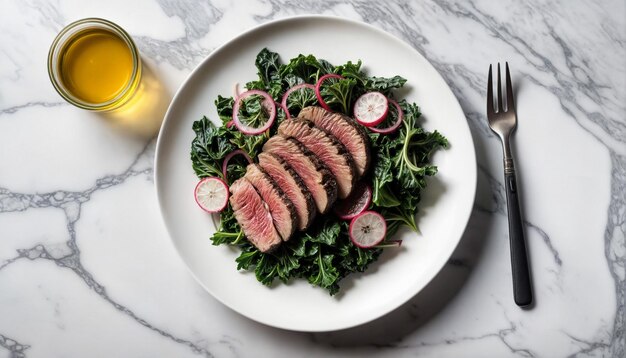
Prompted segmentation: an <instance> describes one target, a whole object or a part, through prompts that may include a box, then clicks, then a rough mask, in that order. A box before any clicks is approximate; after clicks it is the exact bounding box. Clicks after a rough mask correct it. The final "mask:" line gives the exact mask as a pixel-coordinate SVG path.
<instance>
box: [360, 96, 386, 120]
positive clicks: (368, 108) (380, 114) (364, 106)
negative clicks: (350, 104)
mask: <svg viewBox="0 0 626 358" xmlns="http://www.w3.org/2000/svg"><path fill="white" fill-rule="evenodd" d="M388 111H389V101H388V100H387V97H385V95H384V94H382V93H380V92H368V93H366V94H364V95H362V96H361V97H359V98H358V99H357V100H356V102H354V118H355V119H356V120H357V122H359V123H361V124H362V125H364V126H366V127H373V126H375V125H377V124H379V123H380V122H382V121H384V120H385V118H386V117H387V112H388Z"/></svg>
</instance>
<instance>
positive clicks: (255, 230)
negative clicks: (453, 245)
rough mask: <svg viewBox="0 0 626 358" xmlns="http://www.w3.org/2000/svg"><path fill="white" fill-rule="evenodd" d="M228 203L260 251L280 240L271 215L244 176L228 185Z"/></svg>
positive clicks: (245, 232)
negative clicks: (229, 194)
mask: <svg viewBox="0 0 626 358" xmlns="http://www.w3.org/2000/svg"><path fill="white" fill-rule="evenodd" d="M230 192H231V196H230V199H229V200H230V205H231V206H232V208H233V211H234V213H235V219H237V222H238V223H239V225H241V229H242V230H243V233H244V234H245V235H246V237H247V238H248V241H250V242H251V243H252V245H254V246H256V248H257V249H259V251H261V252H270V251H272V250H273V249H275V248H276V247H278V245H280V243H281V242H282V240H281V238H280V235H279V234H278V231H276V228H275V227H274V222H273V221H272V215H271V214H270V212H269V210H268V208H267V207H266V206H265V203H264V202H263V200H262V199H261V196H260V195H259V193H258V192H257V191H256V189H254V186H252V184H251V183H250V182H249V181H248V179H246V178H239V179H237V180H236V181H235V182H234V183H233V184H232V185H231V186H230Z"/></svg>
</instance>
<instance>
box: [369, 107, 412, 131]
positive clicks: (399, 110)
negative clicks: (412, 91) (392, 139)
mask: <svg viewBox="0 0 626 358" xmlns="http://www.w3.org/2000/svg"><path fill="white" fill-rule="evenodd" d="M389 103H391V104H392V105H393V106H394V107H396V110H397V113H398V114H397V116H398V118H396V122H395V123H394V124H392V125H391V127H387V128H377V127H369V130H371V131H372V132H374V133H380V134H389V133H393V132H395V131H396V130H398V128H400V125H401V124H402V120H403V119H404V112H402V108H400V105H399V104H398V102H396V101H394V100H393V99H390V100H389Z"/></svg>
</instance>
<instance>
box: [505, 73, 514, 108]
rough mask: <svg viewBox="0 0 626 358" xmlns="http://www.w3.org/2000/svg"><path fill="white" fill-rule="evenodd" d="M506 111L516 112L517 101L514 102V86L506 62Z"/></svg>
mask: <svg viewBox="0 0 626 358" xmlns="http://www.w3.org/2000/svg"><path fill="white" fill-rule="evenodd" d="M506 110H507V112H508V111H510V110H513V111H515V101H514V100H513V85H512V84H511V74H510V73H509V63H508V62H506Z"/></svg>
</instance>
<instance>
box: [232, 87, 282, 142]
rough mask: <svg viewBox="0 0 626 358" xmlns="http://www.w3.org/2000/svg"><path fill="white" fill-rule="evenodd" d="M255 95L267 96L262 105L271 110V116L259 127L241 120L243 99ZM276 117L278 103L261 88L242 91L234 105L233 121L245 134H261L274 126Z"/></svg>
mask: <svg viewBox="0 0 626 358" xmlns="http://www.w3.org/2000/svg"><path fill="white" fill-rule="evenodd" d="M253 95H259V96H262V97H263V98H265V100H264V101H263V102H262V104H261V105H262V106H263V107H264V108H265V109H266V110H268V111H269V112H270V118H269V119H268V120H267V122H265V124H263V125H262V126H261V127H258V128H254V127H250V126H248V125H245V124H243V123H242V122H241V121H240V120H239V107H240V106H241V101H243V100H244V99H245V98H247V97H250V96H253ZM274 119H276V104H275V103H274V100H273V99H272V97H271V96H270V95H269V94H268V93H267V92H263V91H259V90H250V91H246V92H244V93H242V94H241V95H240V96H239V97H238V98H237V99H236V100H235V104H234V105H233V122H234V123H235V126H236V127H237V129H239V130H240V131H241V132H242V133H243V134H246V135H257V134H261V133H263V132H265V131H266V130H268V129H269V128H270V127H271V126H272V124H274Z"/></svg>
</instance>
